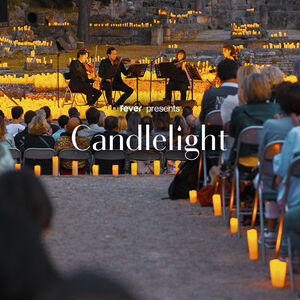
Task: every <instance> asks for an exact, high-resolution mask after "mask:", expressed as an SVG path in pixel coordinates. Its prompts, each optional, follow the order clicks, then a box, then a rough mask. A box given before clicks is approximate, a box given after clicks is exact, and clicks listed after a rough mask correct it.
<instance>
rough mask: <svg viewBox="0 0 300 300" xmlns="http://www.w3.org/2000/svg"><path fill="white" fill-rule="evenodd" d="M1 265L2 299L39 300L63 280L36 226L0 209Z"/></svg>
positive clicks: (0, 284) (0, 293)
mask: <svg viewBox="0 0 300 300" xmlns="http://www.w3.org/2000/svg"><path fill="white" fill-rule="evenodd" d="M22 196H23V195H22ZM1 198H2V197H1ZM9 200H10V199H7V201H9ZM0 266H1V268H0V299H3V300H4V299H5V300H21V299H37V297H39V296H40V295H41V294H42V293H43V292H45V291H46V290H48V289H49V288H51V287H52V286H54V285H55V284H56V283H57V282H58V281H59V279H60V278H59V274H58V273H57V272H56V270H55V269H54V267H53V265H52V263H51V260H50V258H49V257H48V254H47V251H46V250H45V248H44V245H43V241H42V237H41V234H40V230H39V229H38V228H37V226H36V225H35V224H34V223H33V222H32V221H31V220H30V219H29V218H27V217H26V216H24V215H19V214H17V213H15V212H12V211H10V210H4V209H1V210H0Z"/></svg>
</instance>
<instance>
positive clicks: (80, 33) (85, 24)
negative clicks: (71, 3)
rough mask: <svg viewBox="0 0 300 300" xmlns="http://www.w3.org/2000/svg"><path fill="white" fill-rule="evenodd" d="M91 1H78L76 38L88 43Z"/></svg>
mask: <svg viewBox="0 0 300 300" xmlns="http://www.w3.org/2000/svg"><path fill="white" fill-rule="evenodd" d="M90 8H91V0H79V7H78V29H77V37H78V38H79V39H80V40H81V41H83V42H85V43H88V41H89V17H90Z"/></svg>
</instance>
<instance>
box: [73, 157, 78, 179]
mask: <svg viewBox="0 0 300 300" xmlns="http://www.w3.org/2000/svg"><path fill="white" fill-rule="evenodd" d="M72 175H73V176H78V161H77V160H73V161H72Z"/></svg>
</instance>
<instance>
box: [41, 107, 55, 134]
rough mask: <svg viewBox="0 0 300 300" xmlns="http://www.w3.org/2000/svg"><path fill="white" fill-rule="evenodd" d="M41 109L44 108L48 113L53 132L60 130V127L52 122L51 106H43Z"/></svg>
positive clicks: (47, 117)
mask: <svg viewBox="0 0 300 300" xmlns="http://www.w3.org/2000/svg"><path fill="white" fill-rule="evenodd" d="M41 109H43V110H44V111H45V113H46V120H47V122H48V124H49V125H50V126H51V128H52V134H53V133H55V132H56V131H57V130H59V127H58V126H57V125H55V124H53V123H52V114H51V110H50V108H49V106H43V107H41Z"/></svg>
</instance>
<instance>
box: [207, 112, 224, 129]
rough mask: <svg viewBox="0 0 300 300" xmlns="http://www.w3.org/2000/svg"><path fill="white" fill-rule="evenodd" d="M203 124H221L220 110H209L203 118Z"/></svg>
mask: <svg viewBox="0 0 300 300" xmlns="http://www.w3.org/2000/svg"><path fill="white" fill-rule="evenodd" d="M205 125H208V126H212V125H214V126H223V121H222V118H221V111H220V110H213V111H211V112H209V113H208V114H207V116H206V118H205Z"/></svg>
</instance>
